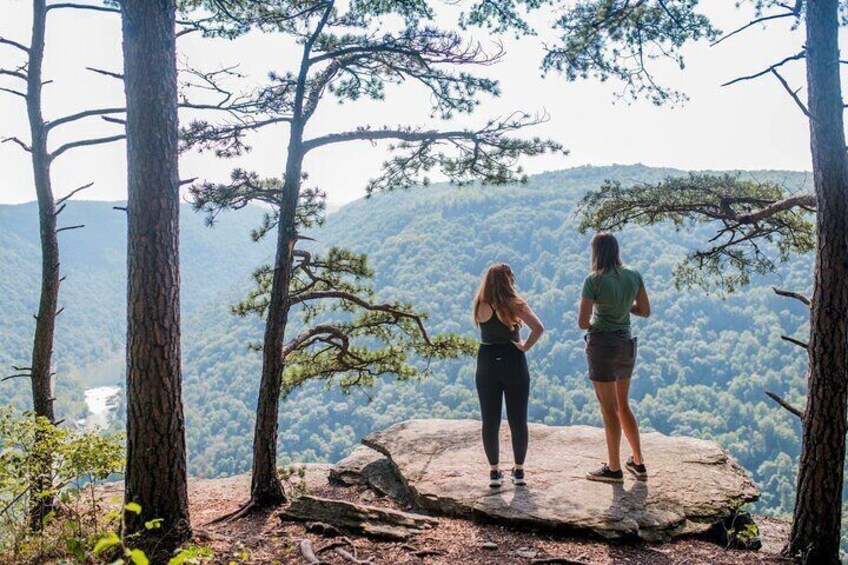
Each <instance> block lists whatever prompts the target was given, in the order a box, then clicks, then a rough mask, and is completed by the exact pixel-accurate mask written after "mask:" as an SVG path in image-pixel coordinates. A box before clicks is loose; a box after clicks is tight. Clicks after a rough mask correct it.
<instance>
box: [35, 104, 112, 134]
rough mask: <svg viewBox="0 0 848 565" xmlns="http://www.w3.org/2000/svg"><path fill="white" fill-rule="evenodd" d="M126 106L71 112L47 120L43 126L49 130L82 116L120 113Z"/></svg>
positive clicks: (79, 118)
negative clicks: (67, 114) (61, 116)
mask: <svg viewBox="0 0 848 565" xmlns="http://www.w3.org/2000/svg"><path fill="white" fill-rule="evenodd" d="M126 111H127V110H126V108H98V109H94V110H85V111H83V112H78V113H76V114H71V115H69V116H65V117H63V118H58V119H56V120H53V121H50V122H47V123H46V124H45V126H44V127H45V128H46V129H47V130H51V129H53V128H55V127H57V126H61V125H62V124H67V123H70V122H75V121H77V120H81V119H83V118H88V117H90V116H105V115H108V114H121V113H124V112H126Z"/></svg>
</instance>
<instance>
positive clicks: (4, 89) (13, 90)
mask: <svg viewBox="0 0 848 565" xmlns="http://www.w3.org/2000/svg"><path fill="white" fill-rule="evenodd" d="M0 92H8V93H9V94H14V95H15V96H20V97H21V98H23V99H24V100H26V97H27V96H26V94H24V93H23V92H21V91H20V90H15V89H13V88H6V87H0Z"/></svg>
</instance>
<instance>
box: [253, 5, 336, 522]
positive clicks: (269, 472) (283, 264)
mask: <svg viewBox="0 0 848 565" xmlns="http://www.w3.org/2000/svg"><path fill="white" fill-rule="evenodd" d="M330 8H331V6H330V7H328V8H327V10H326V11H325V13H324V17H323V18H322V20H321V23H319V25H318V27H317V29H316V30H315V31H314V32H313V34H312V36H311V37H310V39H309V40H307V42H306V44H305V45H304V47H303V56H302V58H301V63H300V71H299V72H298V79H297V89H296V91H295V99H294V105H293V108H292V121H291V129H290V132H289V144H288V153H287V155H286V171H285V177H284V179H283V196H282V202H281V203H280V217H279V221H278V223H277V252H276V255H275V257H274V276H273V278H272V282H271V297H270V302H269V304H268V319H267V320H266V322H265V337H264V339H263V343H262V377H261V379H260V382H259V397H258V399H257V406H256V425H255V427H254V432H253V465H252V469H251V483H250V502H249V503H248V508H250V507H252V508H264V507H269V506H275V505H278V504H280V503H282V502H284V501H285V499H286V497H285V493H284V492H283V486H282V484H281V483H280V478H279V476H278V475H277V431H278V427H279V410H280V391H281V388H282V377H283V369H284V368H285V357H284V354H283V345H284V343H285V334H286V325H287V324H288V318H289V309H290V308H289V307H290V304H289V286H290V285H291V279H292V269H293V260H294V246H295V244H296V243H297V203H298V200H299V198H300V185H301V182H302V179H301V174H302V172H303V158H304V156H305V150H304V146H303V130H304V127H305V125H306V122H307V120H308V119H309V112H308V111H304V101H305V98H306V79H307V77H308V73H309V57H310V52H311V49H312V44H313V43H314V41H315V39H316V38H317V37H318V35H319V34H320V32H321V29H322V28H323V26H324V23H326V21H327V18H328V17H329V16H330V12H331V10H330Z"/></svg>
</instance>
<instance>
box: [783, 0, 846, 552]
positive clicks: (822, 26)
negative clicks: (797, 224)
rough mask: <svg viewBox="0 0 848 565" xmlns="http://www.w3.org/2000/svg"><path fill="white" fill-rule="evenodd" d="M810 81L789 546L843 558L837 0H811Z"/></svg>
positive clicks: (842, 203) (842, 207)
mask: <svg viewBox="0 0 848 565" xmlns="http://www.w3.org/2000/svg"><path fill="white" fill-rule="evenodd" d="M806 6H807V8H806V26H807V48H806V49H807V84H808V88H809V98H808V100H809V101H808V105H809V111H810V138H811V148H812V155H813V176H814V182H815V191H816V199H817V214H816V223H817V233H818V245H817V252H816V267H815V283H814V284H815V286H814V290H813V300H812V309H811V316H810V344H809V356H810V369H809V375H808V392H807V408H806V411H805V414H804V426H803V428H804V432H803V440H802V444H801V458H800V467H799V472H798V485H797V493H796V501H795V516H794V521H793V526H792V534H791V537H790V543H789V546H788V548H787V550H788V552H789V553H790V554H791V555H794V556H801V557H802V559H803V561H804V562H805V563H816V564H828V563H839V540H840V535H839V532H840V526H841V524H840V522H841V520H840V518H841V510H842V482H843V465H844V462H845V432H846V406H848V328H847V327H846V325H848V168H846V155H845V149H846V148H845V132H844V129H843V115H842V114H843V101H842V92H841V87H840V73H839V43H838V31H839V21H838V12H837V11H838V0H808V1H807V3H806Z"/></svg>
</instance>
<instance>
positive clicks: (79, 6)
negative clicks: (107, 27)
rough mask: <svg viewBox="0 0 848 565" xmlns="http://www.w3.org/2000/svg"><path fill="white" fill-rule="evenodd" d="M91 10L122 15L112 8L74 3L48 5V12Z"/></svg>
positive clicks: (119, 11)
mask: <svg viewBox="0 0 848 565" xmlns="http://www.w3.org/2000/svg"><path fill="white" fill-rule="evenodd" d="M60 9H61V10H91V11H93V12H108V13H111V14H120V13H121V10H119V9H118V8H110V7H108V6H96V5H92V4H75V3H73V2H61V3H58V4H48V5H47V12H48V13H49V12H50V11H51V10H60Z"/></svg>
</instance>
